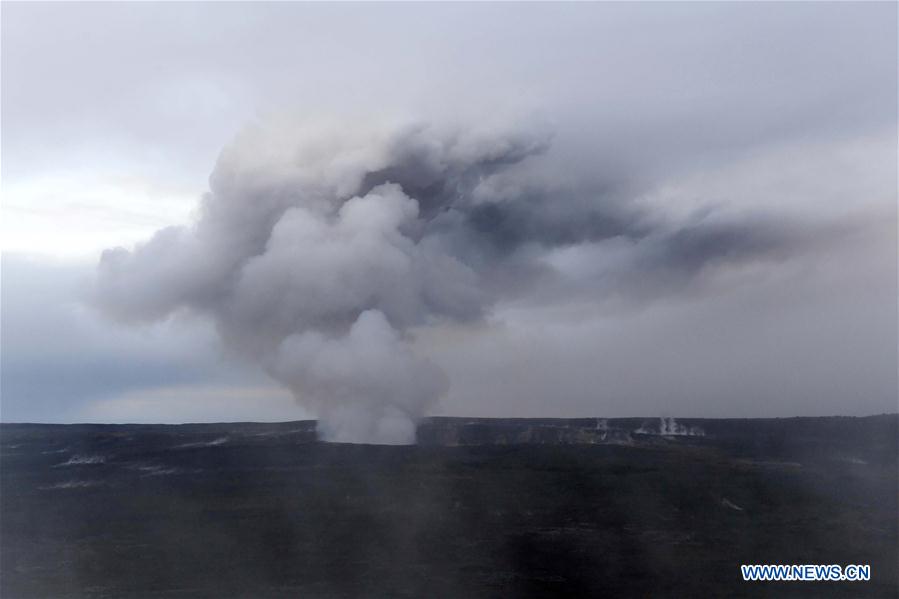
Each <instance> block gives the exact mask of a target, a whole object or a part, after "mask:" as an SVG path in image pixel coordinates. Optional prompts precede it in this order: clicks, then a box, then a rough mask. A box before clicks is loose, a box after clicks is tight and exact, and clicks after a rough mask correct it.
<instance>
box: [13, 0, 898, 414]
mask: <svg viewBox="0 0 899 599" xmlns="http://www.w3.org/2000/svg"><path fill="white" fill-rule="evenodd" d="M896 47H897V7H896V4H895V3H790V4H779V3H778V4H775V3H762V4H759V3H752V4H748V3H747V4H729V3H647V4H623V3H614V4H613V3H609V4H587V3H583V4H582V3H571V4H548V3H546V4H544V3H540V4H537V3H533V4H507V3H502V4H470V3H465V4H423V3H422V4H411V3H399V4H384V5H382V4H377V3H366V4H350V3H339V4H324V3H319V4H288V3H273V4H261V3H253V4H251V3H197V4H190V3H115V4H113V3H91V4H79V3H65V4H50V3H45V4H39V3H4V6H3V20H2V74H3V81H2V83H3V85H2V124H3V127H2V151H3V152H2V153H3V162H2V221H0V244H2V251H3V263H2V405H0V418H2V420H4V421H7V422H21V421H41V422H79V421H95V422H96V421H108V422H183V421H221V420H288V419H298V418H304V417H308V416H309V415H310V412H308V411H307V410H306V409H304V408H303V407H301V406H300V405H298V404H297V403H296V402H295V401H294V400H293V399H292V398H291V396H290V393H289V392H287V391H285V390H284V389H282V388H281V386H280V385H278V384H277V383H276V382H274V381H273V380H272V379H270V378H269V377H268V376H267V375H265V374H263V373H262V371H261V370H260V369H259V368H257V367H256V366H254V365H253V364H252V363H251V362H247V361H245V360H242V359H240V357H239V356H235V355H233V352H229V351H227V348H223V347H222V343H221V342H220V340H219V338H218V336H217V335H216V332H215V330H214V328H215V326H214V325H215V324H216V323H214V322H213V321H214V320H215V319H214V318H207V317H206V316H208V315H206V316H204V315H203V314H200V315H199V316H197V315H196V314H194V315H193V316H192V315H191V314H188V313H180V312H179V313H176V314H174V315H173V316H171V317H170V318H168V319H165V320H163V321H161V322H155V323H146V324H141V325H139V326H122V325H121V324H116V323H113V322H111V321H110V320H109V319H107V318H105V317H104V316H102V315H101V314H100V312H99V311H98V310H97V309H96V307H95V306H93V305H92V303H91V302H90V301H89V300H88V298H89V297H90V296H91V293H90V289H91V288H92V287H91V286H92V285H93V279H94V277H95V275H96V271H97V263H98V261H99V258H100V254H101V252H102V251H103V250H104V249H106V248H110V247H116V246H122V247H125V248H131V247H133V246H134V245H135V244H136V243H139V242H142V241H144V240H146V239H148V238H150V236H152V235H153V234H154V232H155V231H157V230H158V229H160V228H162V227H166V226H170V225H189V224H190V223H192V222H194V221H195V220H196V219H197V218H198V217H199V214H200V211H199V201H200V198H201V196H202V195H203V194H204V193H205V192H207V191H208V190H209V188H210V182H209V176H210V174H211V173H212V172H213V169H214V168H216V164H217V161H218V163H219V164H220V165H221V161H219V154H220V152H221V151H222V149H223V148H224V147H226V146H230V147H235V146H237V147H238V148H243V149H242V150H241V152H243V154H241V155H242V158H241V160H243V161H244V162H242V163H241V164H249V163H251V162H252V161H253V160H262V158H259V157H258V156H247V155H246V154H247V152H248V151H247V150H246V146H245V145H241V144H245V141H238V142H235V141H234V140H235V138H236V136H238V134H240V133H241V131H245V130H246V128H247V127H252V126H253V125H254V124H255V125H257V126H258V125H259V124H260V123H262V124H265V123H272V122H281V121H279V119H289V120H291V121H293V120H297V119H301V120H304V121H307V122H308V121H314V122H318V121H319V120H321V121H329V122H339V123H350V122H385V121H389V120H396V119H415V120H417V121H423V122H428V123H431V122H436V123H441V122H447V121H451V122H452V123H454V125H455V126H458V127H461V128H465V127H466V124H467V123H472V126H473V127H474V126H481V124H483V123H485V122H490V123H494V122H496V121H497V120H503V121H506V120H509V121H514V122H517V123H526V124H527V128H528V129H529V130H531V129H534V130H539V131H540V132H541V135H542V134H543V132H545V134H546V137H547V139H551V143H548V144H547V149H545V151H543V152H542V153H541V155H540V156H539V160H537V161H534V162H533V163H532V162H530V160H531V159H530V158H529V159H528V161H525V162H522V164H520V165H515V167H514V168H513V174H514V177H518V179H516V180H522V181H523V180H525V179H526V178H527V177H537V176H538V175H537V174H534V173H539V176H540V177H543V178H542V179H541V181H542V180H544V179H545V178H547V177H551V178H553V179H554V180H559V181H562V182H564V183H565V186H564V188H565V189H569V188H571V189H574V188H577V189H579V190H582V191H583V190H586V191H583V193H582V195H576V194H575V192H574V191H571V192H570V193H571V194H574V195H572V196H571V197H575V195H576V198H577V199H576V200H565V201H569V202H574V204H571V205H575V204H576V205H578V206H581V207H582V208H583V207H584V206H586V208H584V212H583V213H584V214H587V215H595V214H597V212H596V211H594V210H593V209H594V208H595V206H594V205H593V204H591V202H593V201H594V199H595V198H594V196H592V195H591V193H598V192H596V190H604V191H603V194H606V195H604V196H603V197H604V198H606V199H604V200H603V201H604V202H609V201H610V200H608V199H607V198H608V197H613V198H614V206H615V207H616V210H617V211H618V212H615V213H614V214H615V215H618V214H619V213H620V214H631V211H639V214H641V215H648V216H646V217H645V218H644V217H641V219H640V220H639V223H640V227H645V226H650V225H646V223H647V222H650V223H655V222H662V221H664V222H666V223H667V222H671V223H675V222H682V223H692V222H700V223H706V222H708V221H707V220H703V219H699V220H697V218H698V217H696V215H705V214H708V213H714V214H722V215H724V217H725V218H724V222H727V223H729V224H728V228H727V232H728V233H727V235H723V236H722V234H718V233H717V232H716V234H715V235H712V236H710V235H707V231H706V233H703V235H705V236H704V237H702V238H701V242H696V241H691V239H695V238H691V237H689V234H692V233H695V231H696V228H695V227H694V228H691V226H688V225H685V226H686V227H687V228H686V229H684V230H685V231H686V232H687V233H688V235H686V236H685V235H681V234H678V232H677V231H674V232H673V233H671V234H670V237H666V236H665V235H667V234H668V233H664V234H663V233H658V234H656V233H652V234H647V237H646V238H647V239H651V240H657V239H659V238H661V239H663V241H664V242H656V241H652V243H653V245H650V246H649V249H648V250H647V249H641V250H640V252H639V253H635V254H634V253H633V252H632V250H633V248H632V247H631V246H630V245H626V244H625V245H622V243H619V241H616V240H620V239H621V238H623V237H627V235H630V234H633V235H636V236H637V238H638V239H642V238H640V237H639V236H640V235H642V233H640V234H637V233H634V232H633V227H630V225H629V226H628V227H630V228H628V227H625V228H623V229H622V230H621V231H617V230H616V232H615V233H614V234H613V235H611V236H610V237H608V238H606V237H602V238H600V237H598V233H597V231H596V230H590V231H587V232H586V233H576V232H577V231H581V229H579V228H577V227H574V226H573V224H571V223H569V222H568V221H565V222H564V223H563V224H564V227H563V228H564V231H563V232H562V233H560V232H559V230H558V229H554V230H552V231H550V233H552V241H551V242H549V241H547V239H549V237H547V235H549V233H547V231H548V229H545V228H543V229H541V228H540V227H539V226H537V225H533V224H531V225H529V227H530V228H529V229H528V231H530V232H531V233H532V234H533V236H534V237H533V238H532V239H529V240H527V241H529V243H528V244H522V246H523V248H524V249H522V248H519V247H517V246H516V247H515V248H514V249H513V250H509V251H513V252H514V255H515V257H516V258H515V261H509V262H504V263H503V264H502V267H501V268H500V267H497V268H496V272H497V273H499V275H502V276H499V277H498V278H497V279H496V281H497V282H496V283H495V284H496V285H497V286H500V285H501V286H506V287H509V288H517V287H521V288H522V289H526V292H524V291H522V292H516V293H497V294H496V297H495V301H491V302H490V303H489V305H487V307H486V308H485V311H484V313H483V314H479V317H478V318H476V319H468V320H464V321H461V320H459V319H457V320H455V321H453V320H452V319H450V320H447V321H441V322H440V323H439V324H437V325H433V326H431V325H428V326H419V325H420V323H418V324H415V323H413V324H412V325H411V326H410V327H409V330H408V334H409V338H410V339H414V347H415V351H416V352H417V353H418V354H420V355H422V356H427V358H428V359H429V360H431V361H432V362H433V363H434V364H436V365H437V366H439V368H440V369H442V370H443V371H444V372H445V373H446V375H447V376H448V379H449V381H450V386H449V391H448V393H447V394H446V395H445V396H444V397H443V398H442V399H441V400H440V402H439V404H438V405H437V406H436V407H435V408H434V409H433V410H432V412H433V413H441V414H449V415H472V416H608V417H613V416H662V415H665V416H695V417H750V416H753V417H754V416H758V417H762V416H765V417H767V416H793V415H830V414H848V415H863V414H872V413H881V412H895V411H897V343H896V342H897V305H896V301H897V245H896V244H897V229H896V223H897V221H896V216H897V215H896V206H897V176H896V175H897V129H896V127H897V121H896V106H897V92H896V90H897V54H896ZM285 115H286V116H285ZM344 127H349V125H344ZM240 139H245V138H240ZM290 143H294V140H290ZM296 144H297V146H298V147H299V146H300V145H301V144H302V140H296ZM263 147H264V145H263ZM232 158H233V157H232ZM516 160H517V159H516ZM519 167H520V168H519ZM516 169H517V170H516ZM507 177H510V178H512V177H513V176H512V175H507ZM528 180H529V179H528ZM406 191H407V192H408V191H409V190H408V189H407V190H406ZM565 193H569V192H565ZM563 195H564V194H563ZM562 197H563V196H559V197H558V198H557V197H555V196H552V195H546V194H543V195H540V196H539V198H538V200H534V199H529V200H528V201H529V202H530V203H529V204H525V206H526V209H527V210H529V211H530V212H527V213H524V214H523V215H522V213H518V216H517V217H518V219H519V220H520V219H525V220H528V218H530V215H531V214H534V215H543V216H539V217H537V216H535V217H534V218H535V219H536V220H537V221H539V222H538V224H540V223H542V225H541V226H543V225H545V224H546V222H545V219H544V220H541V219H543V218H544V217H545V216H546V215H547V214H551V215H553V217H554V218H555V216H558V215H557V214H556V212H551V213H550V212H547V207H546V206H547V204H546V203H547V202H550V203H552V202H562V199H559V198H562ZM568 197H569V196H568V195H564V198H568ZM596 201H599V200H596ZM552 205H553V206H555V205H559V206H562V205H568V204H552ZM604 205H605V204H604ZM571 214H574V213H571ZM578 214H580V213H578ZM602 214H603V215H604V216H603V218H612V217H611V216H609V213H608V212H602ZM563 216H565V218H568V217H569V216H570V214H569V213H568V212H566V213H565V215H563ZM615 218H618V216H615ZM621 218H624V217H621ZM703 218H704V217H703ZM563 220H564V219H563ZM473 222H474V221H473ZM478 222H484V221H478ZM516 222H517V221H516ZM528 222H530V221H528ZM553 222H554V223H555V224H558V223H557V222H556V221H553ZM591 222H592V221H591ZM616 222H618V221H616ZM634 222H637V221H634ZM715 222H716V223H717V222H719V221H718V220H716V221H715ZM734 223H735V224H734ZM746 223H752V228H751V229H749V228H747V227H748V226H749V225H746ZM760 223H761V224H760ZM489 225H490V221H487V225H485V226H489ZM560 226H561V225H560ZM634 226H636V225H634ZM535 227H536V228H535ZM603 230H604V231H605V230H606V229H603ZM665 231H667V229H665ZM735 231H736V233H734V232H735ZM745 231H750V233H745ZM759 231H761V232H762V233H761V234H758V233H759ZM691 232H692V233H691ZM518 233H520V232H517V233H516V234H518ZM486 235H488V236H489V235H497V239H498V238H499V237H498V234H497V233H496V231H492V232H488V233H486ZM541 236H542V237H541ZM504 239H506V241H508V239H507V238H504ZM516 239H517V237H516ZM684 239H687V241H686V242H684V243H681V241H682V240H684ZM735 239H736V240H737V241H738V242H737V243H736V244H735V242H734V240H735ZM722 240H723V241H722ZM640 243H642V241H641V242H640ZM637 245H639V243H637ZM641 247H644V248H645V247H646V245H645V244H644V245H643V246H641ZM534 248H539V253H538V254H537V255H535V252H537V251H538V250H535V249H534ZM715 252H718V254H716V253H715ZM632 254H633V255H632ZM744 254H745V256H744ZM735 255H736V257H737V258H740V260H732V258H734V256H735ZM510 264H512V265H518V266H521V265H522V264H526V265H527V266H529V267H532V266H534V264H539V265H540V266H541V268H542V269H544V271H545V272H549V273H552V275H553V276H546V275H543V276H540V277H528V278H527V280H522V278H521V277H520V276H519V275H518V274H516V273H518V272H519V271H518V270H516V269H515V268H512V267H511V266H510ZM610 264H612V265H615V268H614V269H612V268H611V267H610V266H609V265H610ZM622 264H623V265H627V266H621V265H622ZM544 271H541V272H544ZM491 272H493V271H491ZM610 272H611V273H612V274H611V275H610ZM218 324H220V323H218Z"/></svg>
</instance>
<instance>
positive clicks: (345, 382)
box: [96, 123, 781, 443]
mask: <svg viewBox="0 0 899 599" xmlns="http://www.w3.org/2000/svg"><path fill="white" fill-rule="evenodd" d="M548 139H549V138H548V136H546V135H544V134H542V133H540V132H533V131H524V132H522V131H519V130H514V129H506V130H502V129H496V128H493V129H477V128H458V127H457V128H453V127H435V126H429V125H404V126H393V127H376V126H349V125H346V124H341V125H340V126H335V127H329V126H318V127H298V126H295V125H287V124H285V123H269V124H267V125H258V126H256V127H253V128H251V129H249V130H247V131H245V132H244V133H243V134H241V135H240V136H238V138H237V139H236V140H235V142H234V143H233V144H232V145H231V146H230V147H228V148H226V149H225V150H224V151H223V153H222V155H221V156H220V158H219V161H218V164H217V165H216V168H215V171H214V172H213V174H212V176H211V178H210V192H209V193H208V194H206V195H205V196H204V198H203V200H202V204H201V209H200V213H199V216H198V218H197V220H196V223H195V224H194V225H193V226H190V227H172V228H167V229H163V230H161V231H159V232H157V233H156V234H155V235H154V236H153V237H152V238H151V239H150V240H149V241H147V242H146V243H143V244H141V245H138V246H137V247H136V248H135V249H133V250H131V251H129V250H125V249H122V248H116V249H112V250H107V251H106V252H104V253H103V256H102V259H101V262H100V265H99V273H98V280H97V286H96V300H97V303H98V304H99V305H100V306H101V307H102V308H103V309H104V311H105V312H106V313H108V314H109V315H111V316H113V317H114V318H117V319H119V320H123V321H152V320H158V319H163V318H166V317H167V316H169V315H171V314H172V313H174V312H177V311H184V312H188V313H193V314H196V315H201V316H206V317H211V318H212V320H213V321H214V322H215V324H216V327H217V330H218V332H219V334H220V336H221V338H222V340H223V342H224V344H225V345H226V347H227V348H229V349H231V350H233V351H235V352H236V353H238V354H239V355H241V356H242V357H244V358H247V359H250V360H253V361H255V362H257V363H258V364H260V365H261V366H262V367H263V368H264V369H265V370H266V372H268V373H269V374H270V375H271V376H272V377H274V378H275V379H276V380H278V381H280V382H281V383H283V384H284V385H286V386H287V387H289V388H290V390H291V391H292V392H293V394H294V395H295V396H296V398H297V399H298V400H299V401H300V402H302V403H303V404H304V405H306V406H308V407H310V408H311V409H312V410H313V411H314V412H315V413H316V414H317V415H318V416H319V433H320V435H321V436H322V437H323V438H324V439H327V440H333V441H352V442H372V443H409V442H413V441H414V438H415V423H416V421H417V419H419V418H420V417H421V416H422V415H423V414H425V413H426V411H427V410H428V409H429V408H430V407H432V406H433V405H434V404H435V402H436V401H437V400H438V399H439V397H440V396H441V395H442V394H444V393H445V392H446V391H447V389H448V384H449V382H448V380H447V377H446V376H445V375H444V374H443V372H442V371H441V370H440V369H439V368H438V367H437V366H436V365H434V364H433V363H431V362H429V361H428V360H427V359H425V358H423V357H421V356H419V355H416V353H415V351H414V349H413V346H412V344H411V343H410V338H409V335H410V329H411V328H412V327H419V326H432V325H435V324H439V323H441V322H445V321H455V322H459V321H472V320H477V319H480V318H481V317H482V316H483V315H484V313H485V311H486V310H487V309H488V308H489V306H490V305H491V304H492V303H493V302H495V301H496V300H497V299H498V298H501V297H503V296H504V295H508V294H513V293H517V294H522V293H527V292H528V289H529V281H530V282H533V281H536V280H538V279H539V280H541V281H542V280H544V279H545V277H547V273H548V272H549V271H551V270H552V269H551V268H550V267H549V266H547V261H546V260H544V259H543V258H544V257H545V255H546V253H547V252H548V251H550V250H552V249H553V248H566V247H576V246H580V245H589V246H591V247H595V246H596V244H600V243H602V242H604V241H608V240H618V241H620V242H622V243H623V244H624V246H625V247H627V248H630V249H629V250H628V251H627V252H626V257H625V259H624V260H619V261H618V262H617V266H615V267H614V268H617V269H619V270H620V271H622V272H618V273H611V274H613V275H614V276H611V277H607V278H608V279H609V280H619V281H622V283H621V284H625V283H626V281H627V280H631V279H634V277H633V276H630V277H628V276H624V275H627V274H631V275H632V274H633V271H639V272H640V273H643V274H647V273H656V274H653V275H652V276H654V277H657V273H660V272H661V273H665V274H664V276H661V277H657V278H659V280H662V281H667V280H669V279H671V278H672V277H673V278H684V276H689V275H690V274H691V273H692V272H695V271H696V270H698V269H699V268H700V267H701V266H702V265H703V264H704V263H705V262H706V261H708V260H711V259H713V258H721V257H724V258H727V259H733V258H735V257H737V258H738V257H740V256H742V255H756V254H759V253H764V252H768V251H769V250H770V249H771V248H775V249H776V248H777V247H778V245H780V243H779V240H780V239H781V236H780V235H779V233H778V231H777V229H776V228H772V227H768V226H759V224H758V223H754V224H753V225H752V226H748V227H743V226H741V225H733V224H728V223H710V222H707V221H705V220H702V221H698V222H693V223H686V224H684V225H682V226H679V227H678V228H676V229H671V228H666V227H664V226H662V225H659V224H651V223H652V219H647V218H645V215H642V214H639V213H638V212H637V211H635V210H633V209H628V208H627V206H626V205H624V204H623V203H622V202H618V201H611V200H608V199H607V198H604V197H603V196H602V195H597V196H595V197H592V196H589V194H588V197H586V198H585V197H584V196H582V195H580V196H579V195H577V194H576V193H574V192H572V191H570V189H569V188H566V187H564V186H562V187H560V186H558V185H556V184H552V185H551V184H549V183H544V182H542V181H541V180H540V178H539V177H535V176H534V171H532V170H531V168H530V166H531V163H533V162H534V161H539V160H540V155H541V154H542V153H543V151H544V150H546V149H547V147H548ZM619 245H620V244H619ZM618 254H620V251H619V252H618V253H617V254H616V255H618ZM614 268H613V270H614ZM550 274H551V272H550ZM607 274H608V273H607ZM641 276H642V275H641ZM647 276H649V275H648V274H647ZM636 278H637V279H640V277H636ZM641 281H642V279H641ZM666 284H667V283H666ZM641 285H642V282H641Z"/></svg>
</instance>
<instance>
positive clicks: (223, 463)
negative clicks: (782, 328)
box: [0, 415, 899, 599]
mask: <svg viewBox="0 0 899 599" xmlns="http://www.w3.org/2000/svg"><path fill="white" fill-rule="evenodd" d="M897 433H899V417H897V416H896V415H889V416H875V417H869V418H792V419H777V420H678V421H676V422H675V421H671V420H659V419H655V420H652V419H610V420H597V419H592V418H591V419H578V420H518V419H512V420H487V419H462V418H435V419H431V420H429V421H427V422H425V423H423V424H422V425H421V427H420V429H419V444H418V445H417V446H406V447H391V446H371V445H339V444H326V443H320V442H317V441H316V440H315V434H314V423H312V422H291V423H283V424H211V425H179V426H163V425H67V426H63V425H36V424H5V425H0V444H2V454H0V474H2V487H0V491H2V496H0V596H2V597H3V599H25V598H30V597H42V598H51V599H65V598H69V597H110V598H131V597H166V598H174V597H178V598H184V597H216V598H228V597H246V598H254V599H255V598H260V599H261V598H267V597H312V598H316V597H410V598H411V597H415V598H418V597H428V598H431V597H450V598H465V597H563V596H564V597H569V596H570V597H601V596H609V597H648V596H652V597H693V596H695V597H733V596H759V597H762V596H766V597H771V596H808V597H821V596H846V597H896V596H897V593H899V573H897V564H899V549H897V544H899V530H897V529H899V517H897V515H899V506H897V502H899V482H897V476H899V475H897V472H899V470H897V454H899V451H897V448H899V434H897ZM741 563H785V564H818V563H820V564H841V565H844V564H870V565H871V571H872V580H871V581H870V582H842V583H812V582H796V583H776V584H775V583H744V582H743V581H742V578H741V576H740V568H739V566H740V564H741Z"/></svg>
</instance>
